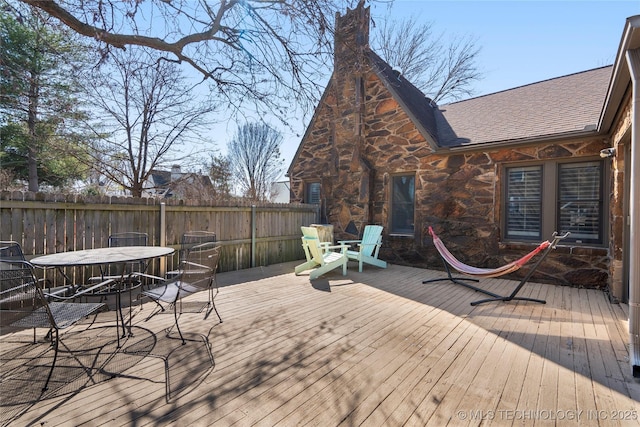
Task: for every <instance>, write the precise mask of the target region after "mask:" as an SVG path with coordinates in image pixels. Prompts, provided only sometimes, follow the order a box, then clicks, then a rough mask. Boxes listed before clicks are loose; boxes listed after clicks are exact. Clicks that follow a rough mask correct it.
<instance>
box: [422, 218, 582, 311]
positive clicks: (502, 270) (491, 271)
mask: <svg viewBox="0 0 640 427" xmlns="http://www.w3.org/2000/svg"><path fill="white" fill-rule="evenodd" d="M429 234H430V235H431V237H432V238H433V244H434V246H435V247H436V249H437V250H438V253H439V254H440V257H441V258H442V263H443V264H444V267H445V270H446V271H447V276H448V277H446V278H442V279H431V280H425V281H423V282H422V283H430V282H438V281H441V280H450V281H452V282H454V283H456V284H458V285H462V286H465V287H467V288H470V289H473V290H475V291H478V292H482V293H483V294H486V295H489V296H490V297H491V298H487V299H483V300H479V301H473V302H472V303H471V305H478V304H482V303H485V302H490V301H511V300H520V301H533V302H539V303H541V304H546V303H547V302H546V301H544V300H540V299H535V298H524V297H516V295H517V294H518V292H519V291H520V289H521V288H522V287H523V286H524V284H525V283H526V282H527V281H528V280H529V278H530V277H531V275H532V274H533V272H534V271H535V270H536V269H537V268H538V266H539V265H540V263H541V262H542V261H543V260H544V259H545V258H546V257H547V255H548V254H549V252H550V251H551V250H552V249H554V248H555V247H556V245H557V243H558V242H559V241H560V240H562V239H564V238H565V237H567V236H569V234H570V233H565V234H564V235H562V236H558V233H555V232H554V233H553V242H549V241H548V240H546V241H544V242H542V243H540V244H539V245H538V246H537V247H536V248H535V249H534V250H532V251H531V252H529V253H528V254H526V255H525V256H523V257H522V258H520V259H518V260H516V261H513V262H510V263H509V264H505V265H503V266H502V267H498V268H478V267H473V266H471V265H467V264H465V263H463V262H462V261H460V260H458V259H457V258H456V257H455V256H453V254H452V253H451V252H449V250H448V249H447V247H446V246H445V245H444V243H442V240H440V238H439V237H438V236H437V235H436V233H435V232H434V231H433V228H431V227H429ZM543 251H544V253H543V255H542V257H540V258H539V259H538V261H537V262H536V263H535V264H534V266H533V267H531V269H530V270H529V272H528V273H527V275H526V276H525V277H524V278H523V279H522V280H521V281H520V283H519V284H518V286H517V287H516V288H515V289H514V291H513V292H512V293H511V294H510V295H507V296H502V295H498V294H496V293H493V292H489V291H487V290H484V289H481V288H478V287H476V286H473V285H470V284H469V283H465V282H462V280H467V281H472V282H478V279H474V278H468V277H453V276H452V275H451V270H450V269H449V266H451V267H453V268H454V269H456V270H457V271H459V272H460V273H463V274H466V275H469V276H472V277H482V278H488V277H499V276H503V275H505V274H509V273H513V272H514V271H516V270H519V269H520V267H522V266H523V265H525V264H526V263H527V262H529V261H530V260H531V259H532V258H533V257H535V256H536V255H537V254H539V253H540V252H543Z"/></svg>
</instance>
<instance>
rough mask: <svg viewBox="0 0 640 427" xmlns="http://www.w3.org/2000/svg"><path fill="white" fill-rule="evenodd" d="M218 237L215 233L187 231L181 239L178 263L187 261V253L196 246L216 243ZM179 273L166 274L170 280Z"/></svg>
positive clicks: (172, 271)
mask: <svg viewBox="0 0 640 427" xmlns="http://www.w3.org/2000/svg"><path fill="white" fill-rule="evenodd" d="M216 241H217V236H216V233H215V231H206V230H196V231H187V232H185V233H184V234H182V237H181V238H180V250H179V252H178V263H181V262H182V261H184V260H185V259H186V256H187V252H188V251H189V249H191V248H192V247H193V246H195V245H199V244H201V243H208V242H216ZM178 273H179V271H178V270H171V271H167V273H166V274H165V275H166V277H167V278H168V279H172V278H174V277H175V276H176V275H177V274H178Z"/></svg>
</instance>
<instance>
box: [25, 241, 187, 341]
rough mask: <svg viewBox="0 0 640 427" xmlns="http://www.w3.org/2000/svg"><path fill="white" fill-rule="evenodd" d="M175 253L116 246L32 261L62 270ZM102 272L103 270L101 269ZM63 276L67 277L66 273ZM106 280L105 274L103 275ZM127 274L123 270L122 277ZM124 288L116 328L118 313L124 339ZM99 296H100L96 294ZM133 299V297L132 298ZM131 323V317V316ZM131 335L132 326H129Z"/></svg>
mask: <svg viewBox="0 0 640 427" xmlns="http://www.w3.org/2000/svg"><path fill="white" fill-rule="evenodd" d="M174 251H175V249H173V248H169V247H165V246H115V247H109V248H96V249H82V250H79V251H69V252H59V253H55V254H49V255H42V256H39V257H36V258H33V259H32V260H31V263H32V264H33V265H36V266H38V267H44V268H47V267H56V268H58V269H62V268H64V267H86V266H92V265H101V266H102V265H108V264H124V263H129V262H135V261H144V260H148V259H152V258H159V257H162V256H166V255H170V254H172V253H173V252H174ZM100 271H101V272H102V271H103V269H102V268H100ZM62 274H63V275H64V276H65V277H66V275H65V274H64V272H62ZM102 276H103V278H104V274H102ZM124 276H125V273H124V270H123V274H122V277H123V278H124ZM121 291H122V287H121V286H118V287H117V290H116V292H115V295H116V306H117V313H116V327H117V326H118V325H117V323H118V313H119V314H120V319H121V322H122V330H123V337H124V336H125V335H126V331H125V324H124V316H123V314H122V304H121V301H122V297H121ZM96 295H98V294H96ZM130 298H131V296H130ZM129 304H130V305H129V309H130V310H131V301H129ZM129 322H131V316H129ZM129 332H130V333H131V324H130V325H129ZM118 347H120V334H119V333H118Z"/></svg>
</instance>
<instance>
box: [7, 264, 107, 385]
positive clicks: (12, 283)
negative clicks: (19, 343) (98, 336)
mask: <svg viewBox="0 0 640 427" xmlns="http://www.w3.org/2000/svg"><path fill="white" fill-rule="evenodd" d="M54 298H55V296H53V295H47V294H45V293H44V292H43V291H42V289H41V288H40V286H39V284H38V280H37V279H36V277H35V274H34V272H33V266H32V265H31V264H30V263H29V262H27V261H18V260H16V261H7V260H2V261H0V326H1V327H2V328H3V329H4V328H6V327H10V328H19V329H31V328H33V342H34V344H35V343H36V329H37V328H47V329H49V330H50V332H51V340H52V346H53V349H54V355H53V362H52V364H51V369H50V370H49V375H48V376H47V380H46V382H45V385H44V387H43V388H42V391H45V390H47V388H48V385H49V380H50V379H51V375H52V374H53V369H54V368H55V366H56V360H57V358H58V347H59V342H60V332H59V331H60V329H66V328H68V327H70V326H73V325H74V324H76V323H77V322H78V321H79V320H81V319H83V318H85V317H86V316H88V315H90V314H93V313H95V312H97V311H99V310H102V309H106V308H107V306H106V304H103V303H76V302H56V301H51V302H50V301H49V299H54Z"/></svg>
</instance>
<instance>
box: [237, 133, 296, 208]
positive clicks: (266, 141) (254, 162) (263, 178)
mask: <svg viewBox="0 0 640 427" xmlns="http://www.w3.org/2000/svg"><path fill="white" fill-rule="evenodd" d="M281 143H282V134H281V133H280V132H278V131H277V130H275V129H273V128H271V127H269V126H268V125H267V124H265V123H247V124H245V125H242V126H239V127H238V130H237V132H236V135H235V136H234V138H233V139H232V140H231V141H230V142H229V144H228V145H227V156H228V159H229V164H230V165H231V168H232V174H233V176H234V177H235V178H236V180H237V184H238V186H239V187H240V190H241V191H242V193H243V195H244V196H245V197H247V198H249V199H251V200H255V201H265V200H269V198H270V191H271V184H273V183H274V182H275V181H276V179H277V178H278V177H279V176H280V174H281V173H282V170H283V166H284V159H283V158H282V157H280V144H281Z"/></svg>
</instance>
